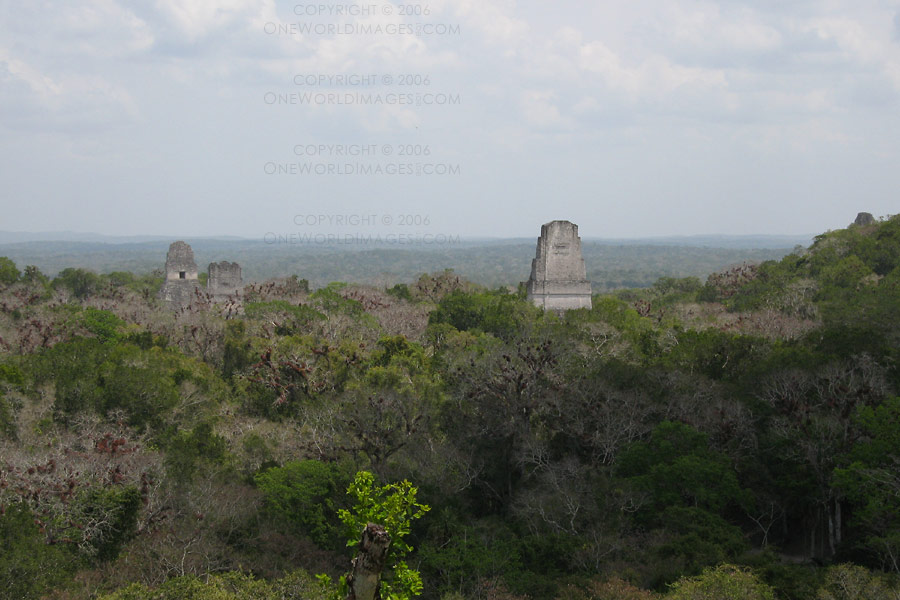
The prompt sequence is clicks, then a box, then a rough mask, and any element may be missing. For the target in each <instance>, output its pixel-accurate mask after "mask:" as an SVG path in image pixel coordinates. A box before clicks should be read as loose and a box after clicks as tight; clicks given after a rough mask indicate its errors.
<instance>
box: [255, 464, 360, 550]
mask: <svg viewBox="0 0 900 600" xmlns="http://www.w3.org/2000/svg"><path fill="white" fill-rule="evenodd" d="M348 479H349V477H347V475H346V474H345V473H344V471H343V470H342V469H341V468H340V467H338V466H337V465H336V464H334V463H323V462H320V461H317V460H304V461H292V462H288V463H286V464H285V465H284V466H283V467H274V468H271V469H268V470H266V471H263V472H261V473H257V474H256V476H255V477H254V481H255V482H256V485H257V487H258V488H259V490H260V491H261V492H262V493H263V500H264V502H265V507H266V511H267V512H268V513H269V515H271V516H272V517H274V518H276V519H278V520H280V521H284V522H287V523H290V524H291V525H293V526H294V527H296V528H297V529H298V530H299V531H300V532H301V533H303V534H304V535H307V536H309V538H310V539H311V540H312V541H314V542H315V543H316V544H317V545H318V546H319V547H321V548H331V547H334V546H335V542H336V540H337V539H340V538H342V537H343V536H342V535H339V531H340V525H341V524H340V521H339V520H338V519H337V518H336V510H337V505H338V503H339V502H340V501H341V496H342V495H343V494H342V492H343V490H344V489H345V488H346V486H347V484H348V481H347V480H348Z"/></svg>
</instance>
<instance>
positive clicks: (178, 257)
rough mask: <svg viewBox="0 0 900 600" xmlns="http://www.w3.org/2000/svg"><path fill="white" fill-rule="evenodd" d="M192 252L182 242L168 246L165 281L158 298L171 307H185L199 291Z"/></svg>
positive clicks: (195, 264)
mask: <svg viewBox="0 0 900 600" xmlns="http://www.w3.org/2000/svg"><path fill="white" fill-rule="evenodd" d="M197 276H198V274H197V263H196V262H194V251H193V250H192V249H191V247H190V246H188V245H187V244H186V243H184V242H182V241H178V242H175V243H174V244H172V245H171V246H169V253H168V254H167V255H166V280H165V282H164V283H163V286H162V288H160V290H159V294H158V298H159V299H160V300H162V301H163V302H165V303H167V304H169V305H170V306H173V307H182V306H187V305H188V304H190V303H191V301H192V300H193V299H194V298H195V297H196V295H197V292H198V291H199V290H200V282H199V281H198V280H197Z"/></svg>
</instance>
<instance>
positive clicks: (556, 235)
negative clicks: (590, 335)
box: [526, 221, 591, 310]
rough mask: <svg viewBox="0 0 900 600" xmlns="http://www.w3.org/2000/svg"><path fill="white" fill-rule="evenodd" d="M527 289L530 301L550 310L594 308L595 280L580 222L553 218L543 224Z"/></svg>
mask: <svg viewBox="0 0 900 600" xmlns="http://www.w3.org/2000/svg"><path fill="white" fill-rule="evenodd" d="M526 291H527V293H528V299H529V300H530V301H532V302H534V304H535V305H536V306H540V307H543V308H545V309H548V310H569V309H573V308H591V282H590V281H588V279H587V272H586V271H585V268H584V258H582V256H581V238H580V237H578V225H576V224H574V223H572V222H570V221H551V222H549V223H547V224H546V225H542V226H541V237H539V238H538V241H537V254H536V256H535V258H534V260H533V261H531V277H529V279H528V283H527V284H526Z"/></svg>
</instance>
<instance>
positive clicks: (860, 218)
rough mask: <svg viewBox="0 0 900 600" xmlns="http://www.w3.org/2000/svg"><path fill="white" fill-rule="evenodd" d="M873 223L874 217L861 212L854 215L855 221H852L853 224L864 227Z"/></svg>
mask: <svg viewBox="0 0 900 600" xmlns="http://www.w3.org/2000/svg"><path fill="white" fill-rule="evenodd" d="M874 222H875V217H873V216H872V213H867V212H861V213H859V214H858V215H856V220H855V221H853V224H854V225H861V226H866V225H871V224H872V223H874Z"/></svg>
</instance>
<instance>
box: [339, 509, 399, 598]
mask: <svg viewBox="0 0 900 600" xmlns="http://www.w3.org/2000/svg"><path fill="white" fill-rule="evenodd" d="M390 545H391V536H389V535H388V533H387V531H385V530H384V527H382V526H381V525H375V524H374V523H369V524H368V525H366V528H365V529H363V532H362V539H360V540H359V546H358V550H359V554H357V555H356V558H354V559H353V561H352V562H351V565H350V575H349V576H348V577H347V584H348V585H349V587H350V591H349V592H347V600H380V597H381V596H380V594H379V585H380V584H381V571H382V570H384V559H385V557H386V556H387V552H388V549H389V548H390Z"/></svg>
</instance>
